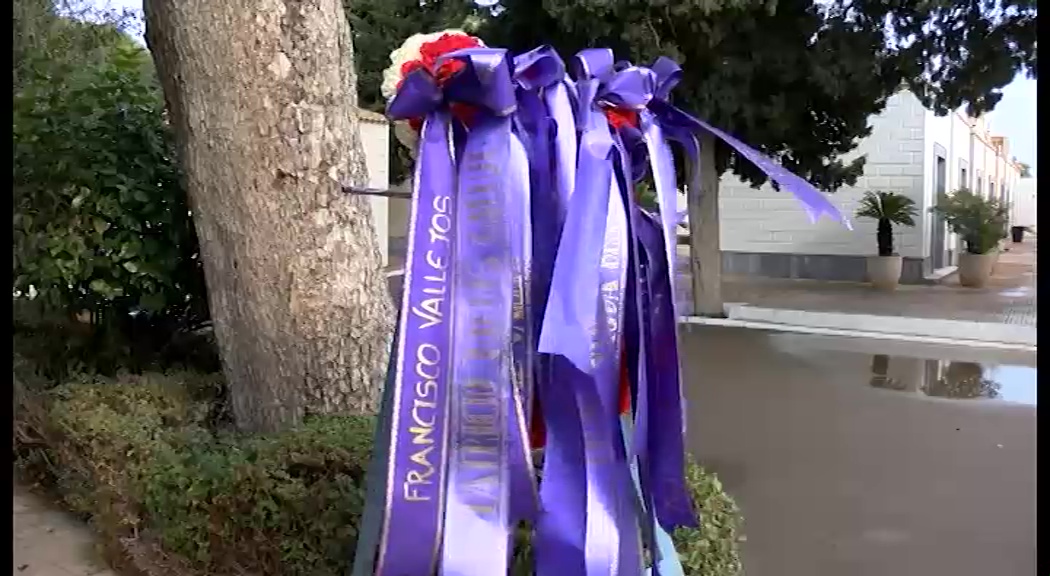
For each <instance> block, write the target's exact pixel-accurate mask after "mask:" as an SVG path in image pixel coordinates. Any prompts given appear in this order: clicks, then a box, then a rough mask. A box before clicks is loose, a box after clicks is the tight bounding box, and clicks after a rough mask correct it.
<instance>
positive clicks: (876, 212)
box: [857, 191, 918, 290]
mask: <svg viewBox="0 0 1050 576" xmlns="http://www.w3.org/2000/svg"><path fill="white" fill-rule="evenodd" d="M917 214H918V212H917V210H916V209H915V201H914V200H912V199H911V198H908V197H907V196H904V195H901V194H897V193H896V192H879V191H875V192H865V193H864V196H863V197H862V198H861V199H860V206H859V207H858V208H857V217H858V218H871V219H872V220H876V221H878V228H877V229H876V232H875V240H876V242H877V243H878V248H879V255H878V256H871V257H869V258H868V279H869V280H871V283H872V285H873V286H875V287H876V288H878V289H880V290H895V289H896V288H897V284H898V283H900V279H901V257H900V255H899V254H897V253H896V252H894V251H893V225H894V224H896V225H898V226H915V216H916V215H917Z"/></svg>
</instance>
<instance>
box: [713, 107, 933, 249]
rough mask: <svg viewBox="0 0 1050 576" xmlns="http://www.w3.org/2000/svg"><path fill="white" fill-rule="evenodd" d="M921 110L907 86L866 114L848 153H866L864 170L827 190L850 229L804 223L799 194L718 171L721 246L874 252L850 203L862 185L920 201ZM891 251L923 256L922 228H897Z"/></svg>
mask: <svg viewBox="0 0 1050 576" xmlns="http://www.w3.org/2000/svg"><path fill="white" fill-rule="evenodd" d="M924 112H925V111H924V109H923V108H922V105H921V104H920V103H919V101H918V99H917V98H915V96H914V95H913V94H911V93H910V92H899V93H898V94H896V95H895V96H893V97H891V98H890V99H889V101H888V102H887V105H886V109H885V110H884V111H883V112H882V113H881V114H879V115H877V116H874V117H872V119H871V120H870V123H871V126H872V132H871V135H869V136H868V137H867V138H865V139H864V140H862V141H861V142H860V144H859V146H858V147H857V149H856V150H855V151H854V152H853V153H852V154H850V155H849V156H848V157H847V159H852V158H856V157H857V156H858V155H861V154H866V155H867V163H866V165H865V169H864V175H863V176H861V177H860V178H859V179H858V180H857V183H856V184H855V185H854V186H851V187H844V188H841V189H839V190H838V191H836V192H835V193H833V194H831V195H830V199H831V201H832V202H833V203H834V204H835V205H836V206H838V208H839V210H841V211H842V212H843V214H844V215H845V216H847V217H849V218H850V219H851V220H852V221H853V225H854V230H853V231H850V230H847V229H846V228H845V227H843V226H842V225H840V224H836V223H832V222H830V221H828V220H827V219H821V221H819V222H817V223H815V224H814V223H811V222H810V221H809V218H808V217H807V216H806V214H805V212H804V211H803V210H802V208H801V206H800V205H799V203H798V201H797V200H795V199H794V197H792V196H791V194H790V193H788V192H776V191H775V190H773V188H772V186H769V185H768V184H767V185H765V186H762V187H761V188H759V189H757V190H756V189H754V188H752V187H750V186H749V185H747V184H745V183H744V182H742V181H741V180H740V179H739V178H737V177H736V176H734V175H732V174H726V175H724V176H723V177H722V181H721V188H720V191H719V196H720V202H719V210H720V211H721V245H722V250H723V251H726V252H760V253H794V254H822V255H843V256H868V255H871V254H874V253H875V250H876V245H875V226H876V223H875V222H873V221H867V220H864V219H856V218H855V217H854V216H853V214H854V212H856V209H857V203H858V201H859V200H860V198H861V196H862V195H863V193H864V192H865V191H867V190H882V191H893V192H897V193H899V194H905V195H907V196H910V197H912V198H913V199H915V201H916V203H920V204H921V200H922V195H923V192H924V188H923V174H924V171H923V162H924V156H926V155H925V154H924V150H925V140H924V131H925V116H924ZM895 235H896V238H895V243H896V248H897V252H898V253H900V254H901V255H902V256H911V257H920V256H922V230H921V228H915V229H897V230H896V231H895Z"/></svg>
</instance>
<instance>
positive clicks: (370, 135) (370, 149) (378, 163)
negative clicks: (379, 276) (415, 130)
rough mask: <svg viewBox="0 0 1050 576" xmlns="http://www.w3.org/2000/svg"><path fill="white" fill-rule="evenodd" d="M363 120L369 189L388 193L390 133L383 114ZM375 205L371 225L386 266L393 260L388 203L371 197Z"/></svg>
mask: <svg viewBox="0 0 1050 576" xmlns="http://www.w3.org/2000/svg"><path fill="white" fill-rule="evenodd" d="M358 114H359V118H360V120H361V122H360V127H361V144H362V145H363V147H364V152H365V166H366V167H367V168H368V187H369V188H378V189H381V190H385V189H387V188H388V187H389V184H390V158H389V154H390V145H389V138H390V130H389V128H388V127H387V120H386V118H385V117H383V115H382V114H376V113H375V112H369V111H367V110H359V111H358ZM368 201H369V203H370V204H371V205H372V225H373V226H374V227H375V231H376V240H377V241H378V243H379V253H380V256H381V258H382V263H383V266H386V265H387V262H388V261H389V258H390V228H389V216H388V211H389V201H388V200H387V199H386V198H383V197H381V196H369V197H368Z"/></svg>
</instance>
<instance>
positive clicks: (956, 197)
mask: <svg viewBox="0 0 1050 576" xmlns="http://www.w3.org/2000/svg"><path fill="white" fill-rule="evenodd" d="M931 210H932V211H933V212H934V213H936V214H938V215H940V216H941V217H942V218H944V221H945V222H946V223H947V224H948V227H949V228H951V230H952V232H955V233H956V234H958V235H959V236H961V237H962V239H963V242H964V243H965V244H966V251H967V252H969V253H970V254H987V253H988V252H991V251H992V250H993V249H995V247H996V246H998V245H999V241H1000V240H1002V239H1003V238H1006V234H1007V224H1008V223H1009V218H1010V207H1009V205H1007V204H1005V203H1003V202H1000V201H999V200H998V199H997V198H994V197H993V198H984V197H982V196H981V195H980V194H975V193H973V192H972V191H970V190H968V189H966V188H961V189H959V190H956V191H955V192H953V193H951V194H942V195H941V196H940V197H939V198H938V199H937V204H936V206H934V207H933V208H931Z"/></svg>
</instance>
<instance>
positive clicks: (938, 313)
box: [679, 238, 1037, 328]
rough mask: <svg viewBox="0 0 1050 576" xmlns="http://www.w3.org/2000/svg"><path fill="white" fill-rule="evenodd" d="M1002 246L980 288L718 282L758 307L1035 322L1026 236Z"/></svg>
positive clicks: (1032, 256)
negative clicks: (885, 288) (887, 288)
mask: <svg viewBox="0 0 1050 576" xmlns="http://www.w3.org/2000/svg"><path fill="white" fill-rule="evenodd" d="M1028 240H1029V241H1028V242H1025V243H1023V244H1008V248H1009V251H1008V252H1004V253H1003V254H1002V255H1001V256H1000V257H999V263H998V264H997V265H996V268H995V273H994V276H993V277H992V278H991V280H990V281H989V283H988V286H987V287H985V288H982V289H974V288H964V287H962V286H960V285H959V283H958V279H957V278H956V277H955V276H952V277H951V278H949V279H946V280H945V281H944V282H943V283H941V284H936V285H918V286H916V285H903V286H900V287H899V288H898V289H897V291H896V292H880V291H877V290H874V289H872V288H871V286H869V285H867V284H861V283H855V282H822V281H814V280H781V279H760V278H733V279H727V280H726V281H725V282H724V283H723V287H722V296H723V298H724V299H725V301H726V302H727V303H728V302H732V303H744V304H748V305H751V306H761V307H764V308H777V309H788V310H805V311H807V312H831V313H846V314H870V315H877V316H898V317H913V318H929V319H950V320H964V321H971V322H994V323H1000V324H1008V325H1015V326H1026V327H1032V328H1034V327H1035V326H1036V317H1037V303H1036V289H1035V288H1036V282H1037V275H1036V252H1037V251H1036V246H1035V242H1034V239H1032V238H1029V239H1028ZM681 280H682V281H680V283H679V302H681V303H683V304H684V305H685V306H684V307H685V308H686V310H683V313H688V308H691V303H690V302H689V290H690V289H691V288H690V286H689V284H688V278H683V279H681Z"/></svg>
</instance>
